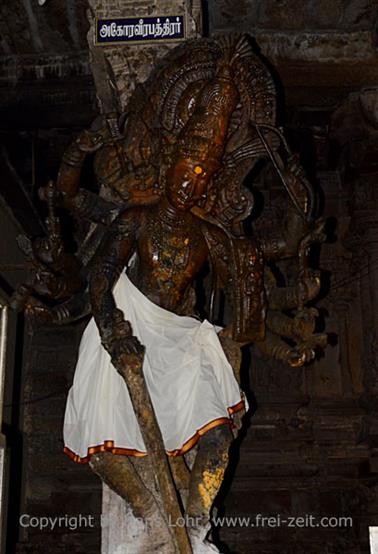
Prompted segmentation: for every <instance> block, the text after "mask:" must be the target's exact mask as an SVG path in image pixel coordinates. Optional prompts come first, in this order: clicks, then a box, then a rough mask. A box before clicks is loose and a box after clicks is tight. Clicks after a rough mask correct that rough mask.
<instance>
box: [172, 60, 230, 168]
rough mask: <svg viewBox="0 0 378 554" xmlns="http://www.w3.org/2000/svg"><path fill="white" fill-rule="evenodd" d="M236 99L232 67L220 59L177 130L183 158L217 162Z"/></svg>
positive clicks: (178, 151) (220, 155) (178, 148)
mask: <svg viewBox="0 0 378 554" xmlns="http://www.w3.org/2000/svg"><path fill="white" fill-rule="evenodd" d="M238 99H239V95H238V92H237V89H236V87H235V85H234V84H233V82H232V77H231V68H230V67H229V66H228V64H227V63H225V61H224V60H222V63H221V64H220V66H219V69H218V71H217V74H216V75H215V77H214V78H213V79H211V80H210V81H209V82H208V83H207V84H206V85H205V86H204V88H203V89H202V91H201V93H200V95H199V98H198V100H197V102H196V106H195V108H194V112H193V114H192V116H191V117H190V119H189V121H188V122H187V124H186V125H185V127H184V128H183V129H182V131H181V133H180V134H179V136H178V140H177V148H176V152H177V153H178V154H179V155H180V156H183V157H185V158H190V159H194V160H197V161H208V162H210V163H211V162H213V163H214V164H216V165H219V163H220V161H221V158H222V155H223V151H224V146H225V141H226V136H227V130H228V124H229V120H230V117H231V115H232V113H233V111H234V109H235V107H236V104H237V102H238Z"/></svg>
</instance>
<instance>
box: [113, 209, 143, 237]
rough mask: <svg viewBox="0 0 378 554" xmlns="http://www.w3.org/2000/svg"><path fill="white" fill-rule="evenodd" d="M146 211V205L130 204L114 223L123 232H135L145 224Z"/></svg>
mask: <svg viewBox="0 0 378 554" xmlns="http://www.w3.org/2000/svg"><path fill="white" fill-rule="evenodd" d="M146 211H147V209H146V207H144V206H129V207H127V208H126V209H124V210H122V212H121V213H120V214H119V215H118V217H117V219H116V220H115V222H114V225H115V226H116V227H117V229H119V230H120V231H121V232H135V231H137V230H138V229H140V228H141V227H142V226H143V225H144V222H145V221H146Z"/></svg>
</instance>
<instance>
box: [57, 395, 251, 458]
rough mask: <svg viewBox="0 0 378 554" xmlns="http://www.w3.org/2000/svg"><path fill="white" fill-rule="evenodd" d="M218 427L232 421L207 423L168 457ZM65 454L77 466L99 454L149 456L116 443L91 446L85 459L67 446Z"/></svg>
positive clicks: (182, 451)
mask: <svg viewBox="0 0 378 554" xmlns="http://www.w3.org/2000/svg"><path fill="white" fill-rule="evenodd" d="M244 408H245V403H244V400H240V402H238V403H237V404H235V405H234V406H231V408H227V411H228V413H229V414H230V416H231V415H232V414H235V413H236V412H239V411H240V410H243V409H244ZM218 425H230V426H232V421H231V419H230V418H229V417H219V418H217V419H213V421H210V422H209V423H206V425H204V426H203V427H201V428H200V429H198V430H197V431H196V433H195V434H194V435H193V436H192V437H191V438H190V439H189V440H187V441H186V442H185V443H184V444H183V446H182V447H181V448H178V449H176V450H168V451H167V454H168V456H181V455H182V454H185V453H186V452H188V451H189V450H190V449H191V448H193V446H195V445H196V444H197V442H198V441H199V439H200V437H202V435H204V434H205V433H207V431H210V429H214V427H218ZM63 452H64V453H65V454H67V456H68V457H69V458H70V459H71V460H72V461H73V462H76V463H77V464H87V463H88V462H89V460H90V457H91V456H92V455H93V454H98V453H99V452H111V453H112V454H118V455H121V456H135V457H137V458H143V457H144V456H147V452H141V451H140V450H134V449H133V448H118V447H117V446H114V441H105V442H103V444H99V445H98V446H91V447H90V448H88V452H87V455H86V456H85V458H80V456H78V455H77V454H75V453H74V452H72V450H70V449H69V448H67V446H65V447H64V450H63Z"/></svg>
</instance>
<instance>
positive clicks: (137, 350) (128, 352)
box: [101, 309, 145, 371]
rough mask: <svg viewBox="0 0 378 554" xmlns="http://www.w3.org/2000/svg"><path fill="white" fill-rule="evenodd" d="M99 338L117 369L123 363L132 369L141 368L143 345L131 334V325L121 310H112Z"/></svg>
mask: <svg viewBox="0 0 378 554" xmlns="http://www.w3.org/2000/svg"><path fill="white" fill-rule="evenodd" d="M101 338H102V344H103V346H104V347H105V349H106V350H107V351H108V353H109V355H110V357H111V359H112V362H113V365H114V366H115V368H116V369H117V371H119V368H124V367H125V365H126V366H128V367H130V368H132V369H134V370H141V369H142V366H143V359H144V351H145V349H144V346H143V345H142V344H141V343H140V341H139V340H138V338H137V337H135V336H134V335H133V334H132V329H131V325H130V323H129V322H128V321H126V320H125V319H124V316H123V312H122V311H121V310H118V309H116V310H114V312H113V314H112V316H111V321H109V322H105V324H104V326H103V331H102V333H101Z"/></svg>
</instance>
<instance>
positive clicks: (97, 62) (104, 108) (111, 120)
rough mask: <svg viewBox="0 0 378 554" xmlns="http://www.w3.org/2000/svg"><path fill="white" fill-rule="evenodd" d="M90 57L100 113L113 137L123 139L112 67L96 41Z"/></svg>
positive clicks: (91, 48)
mask: <svg viewBox="0 0 378 554" xmlns="http://www.w3.org/2000/svg"><path fill="white" fill-rule="evenodd" d="M90 56H91V68H92V74H93V79H94V82H95V88H96V96H97V102H98V105H99V110H100V113H101V114H102V115H103V116H104V118H105V120H106V121H107V124H108V127H109V131H110V134H111V137H112V138H113V139H119V138H121V134H120V130H119V127H118V114H119V112H120V106H119V99H118V93H117V87H116V84H115V79H114V75H113V70H112V67H111V65H110V63H109V62H108V60H107V58H106V56H105V52H104V50H103V48H101V47H100V46H95V45H94V41H93V42H92V46H91V47H90Z"/></svg>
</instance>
